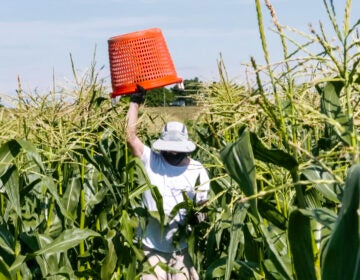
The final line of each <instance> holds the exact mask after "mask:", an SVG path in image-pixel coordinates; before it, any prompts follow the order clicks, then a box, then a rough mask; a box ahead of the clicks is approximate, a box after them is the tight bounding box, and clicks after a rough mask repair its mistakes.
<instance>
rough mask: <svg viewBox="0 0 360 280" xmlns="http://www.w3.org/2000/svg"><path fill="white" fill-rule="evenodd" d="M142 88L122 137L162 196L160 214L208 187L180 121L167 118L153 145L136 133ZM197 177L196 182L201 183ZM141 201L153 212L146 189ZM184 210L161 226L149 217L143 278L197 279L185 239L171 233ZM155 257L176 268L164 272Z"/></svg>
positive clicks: (201, 195) (202, 197) (200, 196)
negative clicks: (147, 269)
mask: <svg viewBox="0 0 360 280" xmlns="http://www.w3.org/2000/svg"><path fill="white" fill-rule="evenodd" d="M145 94H146V91H145V89H144V88H142V87H141V86H138V92H137V93H135V94H132V95H131V97H130V105H129V111H128V113H127V122H128V123H127V142H128V144H129V146H130V148H131V149H132V153H133V155H134V156H135V157H138V158H140V159H141V161H142V162H143V164H144V166H145V169H146V171H147V175H148V177H149V179H150V181H151V184H152V185H154V186H156V187H157V188H158V190H159V192H160V194H161V195H162V198H163V209H164V212H165V215H167V216H169V214H170V212H171V210H172V209H173V208H174V206H176V205H177V204H178V203H180V202H182V201H183V193H182V192H186V193H187V194H188V196H189V198H190V199H193V198H194V197H195V199H196V202H197V203H198V204H199V205H200V204H202V203H204V202H205V201H206V200H207V194H208V190H209V177H208V174H207V172H206V170H205V168H204V167H203V165H202V164H201V163H200V162H198V161H196V160H194V159H192V158H190V156H189V154H190V153H191V152H193V151H194V150H195V148H196V146H195V144H194V143H193V142H192V141H191V140H189V139H188V132H187V129H186V127H185V125H184V124H182V123H180V122H168V123H167V124H166V125H165V126H164V128H163V130H162V133H161V136H160V139H158V140H156V141H155V142H154V143H153V144H152V149H151V148H150V147H148V146H147V145H145V144H144V143H143V142H142V141H141V140H140V139H139V137H138V135H137V129H136V125H137V121H138V112H139V106H140V104H142V103H143V101H144V96H145ZM197 182H200V184H199V183H198V185H196V184H197ZM143 203H144V205H145V207H146V208H147V210H148V211H158V208H157V206H156V203H155V200H154V199H153V197H152V194H151V192H150V190H147V191H145V192H144V193H143ZM185 215H186V213H185V211H184V209H180V210H179V213H177V214H176V216H175V217H174V218H173V219H172V220H171V221H170V222H169V223H168V224H166V225H165V227H164V231H163V232H161V225H160V223H159V222H158V220H156V219H154V218H152V217H149V220H148V223H147V226H146V229H145V232H144V236H143V239H142V245H143V249H144V253H145V255H146V257H147V260H148V262H149V263H150V265H151V266H152V267H155V273H156V277H155V276H154V275H151V274H149V275H144V276H143V277H142V279H143V280H148V279H199V276H198V274H197V272H196V270H195V268H194V266H193V264H192V261H191V258H190V255H189V253H188V251H187V244H186V242H185V240H184V238H183V239H180V240H179V242H178V243H177V244H175V243H176V242H174V241H175V239H176V238H174V240H173V237H174V235H176V232H177V231H178V228H179V225H182V224H183V223H184V219H185ZM159 262H162V263H165V264H166V265H168V266H169V267H172V268H175V269H176V270H177V271H178V272H177V273H176V272H174V271H173V272H166V271H165V270H163V269H162V268H161V266H156V264H158V263H159Z"/></svg>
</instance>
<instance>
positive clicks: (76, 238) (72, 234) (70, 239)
mask: <svg viewBox="0 0 360 280" xmlns="http://www.w3.org/2000/svg"><path fill="white" fill-rule="evenodd" d="M89 237H101V235H100V234H99V233H97V232H95V231H93V230H90V229H78V228H73V229H67V230H64V231H63V232H62V233H61V235H59V237H58V238H56V239H55V240H54V241H53V242H52V243H50V244H47V245H46V246H44V247H43V248H41V249H39V250H38V251H36V252H34V253H33V254H31V256H39V255H42V254H52V253H61V252H66V251H67V250H68V249H70V248H73V247H75V246H77V245H79V244H80V242H81V241H84V240H86V239H87V238H89Z"/></svg>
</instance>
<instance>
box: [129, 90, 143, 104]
mask: <svg viewBox="0 0 360 280" xmlns="http://www.w3.org/2000/svg"><path fill="white" fill-rule="evenodd" d="M136 88H137V92H135V93H133V94H131V96H130V102H134V103H137V104H139V105H140V104H142V103H144V100H145V95H146V90H145V89H144V88H143V87H142V86H140V85H136Z"/></svg>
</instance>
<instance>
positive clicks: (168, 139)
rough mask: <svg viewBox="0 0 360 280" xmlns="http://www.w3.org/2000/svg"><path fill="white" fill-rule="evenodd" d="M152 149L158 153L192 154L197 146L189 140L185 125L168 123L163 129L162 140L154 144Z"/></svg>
mask: <svg viewBox="0 0 360 280" xmlns="http://www.w3.org/2000/svg"><path fill="white" fill-rule="evenodd" d="M152 148H153V149H154V150H158V151H172V152H180V153H190V152H193V151H194V150H195V148H196V146H195V144H194V143H193V142H192V141H191V140H189V135H188V131H187V129H186V126H185V125H184V124H183V123H181V122H168V123H167V124H166V125H165V126H164V127H163V129H162V132H161V136H160V138H159V139H158V140H156V141H155V142H154V143H153V144H152Z"/></svg>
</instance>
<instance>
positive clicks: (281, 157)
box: [250, 133, 298, 171]
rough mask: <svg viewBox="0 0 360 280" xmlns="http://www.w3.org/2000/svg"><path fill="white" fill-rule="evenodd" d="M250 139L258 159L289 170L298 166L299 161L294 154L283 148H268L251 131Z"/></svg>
mask: <svg viewBox="0 0 360 280" xmlns="http://www.w3.org/2000/svg"><path fill="white" fill-rule="evenodd" d="M250 140H251V146H252V149H253V151H254V157H255V158H256V159H258V160H261V161H263V162H266V163H272V164H275V165H277V166H280V167H284V168H286V169H287V170H289V171H291V170H293V169H294V168H295V167H297V166H298V163H297V161H296V159H295V158H294V157H293V156H291V155H290V154H288V153H286V152H285V151H283V150H279V149H269V148H267V147H266V146H265V145H264V144H263V143H262V142H261V141H260V139H259V138H258V137H257V135H256V134H255V133H250Z"/></svg>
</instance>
